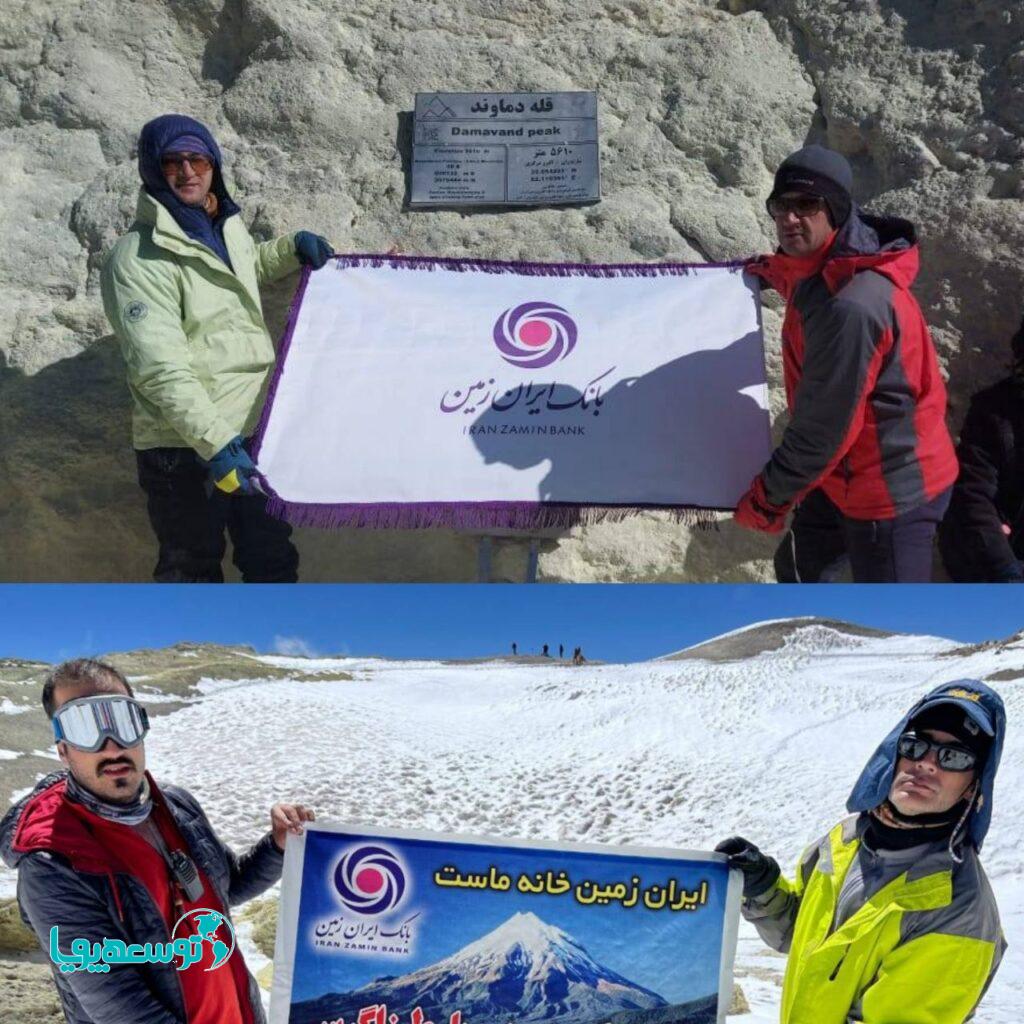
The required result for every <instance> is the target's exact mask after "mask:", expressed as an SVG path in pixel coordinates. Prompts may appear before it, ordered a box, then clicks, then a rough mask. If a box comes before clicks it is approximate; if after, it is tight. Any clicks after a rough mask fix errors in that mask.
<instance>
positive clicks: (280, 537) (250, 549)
mask: <svg viewBox="0 0 1024 1024" xmlns="http://www.w3.org/2000/svg"><path fill="white" fill-rule="evenodd" d="M135 455H136V459H137V461H138V468H139V485H140V486H141V487H142V489H143V490H144V491H145V492H146V505H147V509H148V511H149V521H150V523H152V525H153V530H154V531H155V533H156V537H157V541H158V542H159V545H160V553H159V557H158V559H157V563H156V568H155V569H154V570H153V579H155V580H156V581H157V583H223V582H224V573H223V571H222V570H221V560H222V559H223V558H224V551H225V549H226V548H227V543H226V541H225V539H224V531H225V529H226V530H227V532H228V534H229V536H230V537H231V543H232V545H233V547H234V558H233V561H234V563H235V565H236V566H237V567H238V569H239V571H240V572H241V574H242V579H243V580H244V581H245V582H246V583H295V582H296V580H297V579H298V569H299V553H298V551H296V550H295V546H294V545H293V544H292V542H291V541H290V540H289V538H290V537H291V534H292V528H291V527H290V526H289V525H288V524H287V523H285V522H282V521H281V520H279V519H273V518H271V517H270V516H268V515H267V512H266V503H267V499H266V497H265V496H264V495H262V494H254V495H230V494H223V493H222V492H221V491H218V490H217V489H216V488H213V489H212V493H211V488H210V485H209V483H208V479H209V474H208V472H207V469H206V467H205V466H204V465H203V463H202V462H201V461H200V459H199V456H198V455H197V454H196V453H195V452H194V451H192V449H191V448H149V449H147V450H146V451H140V452H136V453H135Z"/></svg>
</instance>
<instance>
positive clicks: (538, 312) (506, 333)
mask: <svg viewBox="0 0 1024 1024" xmlns="http://www.w3.org/2000/svg"><path fill="white" fill-rule="evenodd" d="M576 335H577V328H576V321H575V320H573V318H572V317H571V316H569V314H568V313H567V312H566V311H565V310H564V309H563V308H562V307H561V306H556V305H555V304H554V303H553V302H523V303H520V304H519V305H518V306H513V307H511V308H510V309H506V310H505V312H504V313H502V314H501V316H499V317H498V319H497V322H496V323H495V325H494V330H493V332H492V336H493V338H494V344H495V345H496V346H497V347H498V351H499V352H500V353H501V357H502V359H504V360H505V362H507V363H511V364H512V365H513V366H520V367H522V368H524V369H536V368H537V367H541V366H550V365H551V364H552V363H557V362H558V361H559V360H560V359H564V358H565V357H566V356H567V355H568V354H569V353H570V352H571V351H572V350H573V349H574V348H575V347H576Z"/></svg>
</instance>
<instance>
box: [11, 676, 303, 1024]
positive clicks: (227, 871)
mask: <svg viewBox="0 0 1024 1024" xmlns="http://www.w3.org/2000/svg"><path fill="white" fill-rule="evenodd" d="M42 700H43V708H44V710H45V711H46V713H47V715H48V716H49V717H50V719H51V721H52V723H53V731H54V738H55V740H56V745H57V753H58V756H59V757H60V759H61V761H62V762H63V764H64V765H65V768H66V771H62V772H55V773H53V774H51V775H50V776H48V777H47V778H45V779H43V780H42V781H41V782H40V783H39V784H38V785H37V786H36V788H35V789H34V791H33V792H32V793H31V794H29V796H27V797H25V798H24V799H23V800H21V801H20V802H19V803H17V804H16V805H15V806H14V807H12V808H11V810H10V811H8V813H7V814H6V815H5V817H4V819H3V821H2V822H0V851H2V852H3V856H4V860H5V861H6V863H7V864H8V865H9V866H10V867H13V868H16V869H17V871H18V904H19V907H20V908H21V912H22V916H23V917H24V919H25V920H26V921H27V922H28V923H29V924H30V925H31V926H32V928H33V930H34V931H35V933H36V935H37V937H38V938H39V941H40V945H41V946H42V947H43V949H44V950H49V949H50V948H51V947H50V941H51V940H50V936H51V929H52V928H53V927H54V926H56V927H57V928H58V929H59V934H60V936H61V939H60V940H59V942H60V948H61V949H62V950H63V949H64V948H66V946H67V944H68V943H70V942H71V941H72V940H79V939H82V938H84V939H87V940H88V942H89V944H90V947H92V946H93V945H94V944H96V943H99V944H100V945H102V944H103V942H104V941H105V940H106V939H108V938H109V939H120V940H122V941H126V942H128V943H131V944H141V945H145V944H146V943H164V942H166V941H167V939H168V936H173V935H174V933H175V930H176V929H179V931H178V934H179V935H180V934H181V932H180V927H181V926H182V925H181V922H182V920H183V919H184V920H186V921H188V920H193V919H194V918H192V917H190V916H189V915H192V914H193V912H195V913H200V912H203V911H214V912H216V913H218V914H221V915H222V916H223V917H224V918H226V919H227V920H228V922H229V923H230V908H231V907H232V906H234V905H235V904H238V903H242V902H244V901H245V900H248V899H251V898H252V897H254V896H257V895H259V894H260V893H261V892H263V891H264V890H266V889H267V888H268V887H269V886H271V885H272V884H273V883H274V882H276V881H277V880H278V878H280V876H281V868H282V865H283V851H284V844H285V839H286V837H287V835H288V834H289V833H291V834H296V835H297V834H300V833H301V832H302V831H303V826H304V823H305V822H307V821H312V820H313V819H314V815H313V812H312V811H311V810H309V809H308V808H306V807H303V806H302V805H301V804H294V805H293V804H275V805H274V806H273V807H272V808H271V812H270V823H271V830H270V831H269V832H268V833H266V834H265V835H264V836H263V838H262V839H260V840H259V841H258V842H257V843H255V844H254V845H253V846H252V847H251V848H250V849H249V850H248V851H247V852H245V853H244V854H242V855H241V856H238V855H236V854H235V853H234V852H233V851H232V850H231V849H229V848H228V847H227V846H226V845H225V844H224V843H222V842H221V840H220V839H219V838H218V837H217V835H216V833H215V832H214V831H213V829H212V827H211V826H210V823H209V821H208V820H207V817H206V815H205V814H204V813H203V810H202V808H201V807H200V806H199V804H198V802H197V801H196V800H195V798H194V797H193V796H191V794H189V793H187V792H186V791H185V790H184V789H181V788H180V787H178V786H172V785H157V783H156V781H155V780H154V779H153V777H152V776H151V775H150V774H149V773H148V772H147V771H146V750H145V743H144V740H145V737H146V735H147V733H148V732H149V728H150V725H149V716H148V715H147V714H146V709H145V708H144V707H143V706H142V705H141V704H140V703H139V702H138V701H137V700H136V699H135V696H134V694H133V693H132V688H131V686H130V685H129V683H128V681H127V680H126V679H125V678H124V676H123V675H122V674H121V673H120V672H118V671H117V670H116V669H115V668H113V667H112V666H110V665H106V664H104V663H102V662H98V661H92V660H89V659H80V660H77V661H71V662H66V663H64V664H63V665H59V666H58V667H57V668H56V669H54V671H53V672H52V673H51V674H50V676H49V677H48V678H47V680H46V683H45V684H44V686H43V694H42ZM185 927H188V926H187V925H186V926H185ZM221 928H224V930H225V934H220V933H218V935H217V938H219V939H221V940H222V941H224V942H225V943H228V944H229V943H230V940H231V939H232V938H233V933H231V932H228V931H227V929H226V928H225V927H224V926H223V925H222V926H221ZM65 936H66V938H65ZM225 948H228V946H227V945H226V946H225ZM204 949H206V950H207V952H206V953H204V959H203V960H201V961H199V962H197V963H196V964H194V965H192V967H191V968H185V969H179V966H178V965H176V964H175V963H173V962H172V963H169V964H168V963H164V962H160V963H157V962H153V963H144V964H140V963H137V962H132V963H130V964H120V965H118V966H116V967H114V968H112V969H111V971H110V972H109V973H91V971H87V970H82V971H75V972H72V973H62V972H60V971H57V970H56V969H55V970H54V981H55V983H56V984H57V987H58V989H59V991H60V998H61V1005H62V1007H63V1009H64V1012H65V1014H66V1016H67V1019H68V1021H69V1022H72V1024H123V1022H125V1021H140V1022H141V1021H146V1022H148V1024H172V1022H173V1024H265V1017H264V1015H263V1008H262V1002H261V999H260V995H259V989H258V987H257V985H256V982H255V979H253V977H252V975H251V974H250V973H249V971H248V969H247V968H246V965H245V962H244V959H243V958H242V954H241V952H240V951H239V950H238V949H237V948H235V949H234V951H233V952H231V953H230V955H229V957H228V959H227V960H225V961H223V964H222V965H221V964H218V963H216V962H214V961H215V960H216V957H211V954H210V947H204ZM207 960H211V962H209V963H208V962H207ZM221 966H222V968H223V969H220V967H221Z"/></svg>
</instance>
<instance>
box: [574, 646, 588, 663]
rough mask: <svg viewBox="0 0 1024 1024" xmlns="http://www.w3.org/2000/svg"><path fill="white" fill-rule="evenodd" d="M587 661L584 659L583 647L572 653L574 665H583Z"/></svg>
mask: <svg viewBox="0 0 1024 1024" xmlns="http://www.w3.org/2000/svg"><path fill="white" fill-rule="evenodd" d="M585 660H586V659H585V658H584V657H583V648H582V647H577V648H576V649H575V650H574V651H573V652H572V663H573V664H574V665H582V664H583V662H584V661H585Z"/></svg>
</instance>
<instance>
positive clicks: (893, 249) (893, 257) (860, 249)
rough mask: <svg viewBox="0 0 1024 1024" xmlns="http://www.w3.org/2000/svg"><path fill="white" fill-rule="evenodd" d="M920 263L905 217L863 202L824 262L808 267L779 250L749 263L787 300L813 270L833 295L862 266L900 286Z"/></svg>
mask: <svg viewBox="0 0 1024 1024" xmlns="http://www.w3.org/2000/svg"><path fill="white" fill-rule="evenodd" d="M919 266H920V257H919V252H918V245H917V231H916V229H915V228H914V225H913V224H912V223H911V222H910V221H909V220H904V219H903V218H902V217H878V216H875V215H874V214H870V213H868V212H867V211H865V210H862V209H861V208H860V207H858V206H854V207H853V211H852V212H851V214H850V216H849V217H848V218H847V220H846V222H845V223H844V224H843V225H842V226H841V227H840V228H839V230H838V231H837V232H836V237H835V239H834V240H833V242H832V247H831V248H830V249H829V251H828V253H827V254H826V256H825V258H824V260H823V262H822V263H821V264H820V265H817V266H813V267H811V268H810V270H809V269H808V263H807V260H798V259H796V258H794V257H792V256H787V255H786V254H785V253H784V252H782V250H781V249H780V250H777V251H776V252H775V253H773V254H772V255H771V256H762V257H760V258H759V259H756V260H754V261H753V262H752V263H749V264H748V265H747V269H748V270H749V271H750V272H751V273H754V274H757V275H758V276H759V277H762V278H764V279H765V281H767V282H768V284H769V285H771V287H773V288H774V289H775V290H776V291H778V292H780V293H781V294H782V295H783V296H784V297H785V298H787V299H788V298H789V297H790V295H792V293H793V291H794V289H795V288H796V286H797V285H798V284H799V283H800V281H802V280H803V279H804V278H805V277H807V276H809V275H810V274H811V273H815V272H818V273H820V274H821V275H822V277H823V278H824V279H825V283H826V285H827V286H828V289H829V291H830V292H831V293H832V294H833V295H834V294H835V293H836V292H837V291H839V289H840V288H842V287H843V285H845V284H847V283H848V282H849V281H850V279H851V278H852V277H853V275H854V274H856V273H857V272H858V271H860V270H874V271H877V272H878V273H879V274H884V275H885V276H886V277H887V278H889V280H890V281H892V283H893V284H894V285H896V287H897V288H901V289H904V290H906V289H908V288H910V286H911V285H912V284H913V283H914V280H915V278H916V277H917V272H918V268H919Z"/></svg>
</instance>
